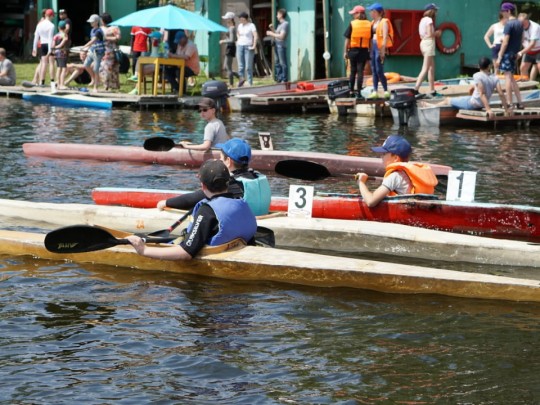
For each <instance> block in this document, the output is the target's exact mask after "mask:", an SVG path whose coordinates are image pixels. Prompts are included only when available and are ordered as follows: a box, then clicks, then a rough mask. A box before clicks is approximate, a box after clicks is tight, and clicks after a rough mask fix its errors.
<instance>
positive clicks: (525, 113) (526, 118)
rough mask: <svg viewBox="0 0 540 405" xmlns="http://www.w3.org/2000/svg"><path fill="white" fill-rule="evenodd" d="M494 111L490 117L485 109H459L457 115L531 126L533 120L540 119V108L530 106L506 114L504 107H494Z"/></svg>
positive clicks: (468, 118) (471, 118)
mask: <svg viewBox="0 0 540 405" xmlns="http://www.w3.org/2000/svg"><path fill="white" fill-rule="evenodd" d="M492 111H493V113H494V116H493V117H490V116H489V115H488V113H487V112H486V111H485V110H481V111H478V110H459V112H458V113H457V115H456V117H457V118H461V119H464V120H470V121H481V122H493V123H494V124H496V123H497V122H501V121H504V122H516V123H518V124H519V125H522V124H524V125H525V126H529V125H530V123H531V121H536V120H540V108H539V107H529V108H524V109H518V110H513V114H512V115H506V113H505V111H504V109H503V108H492Z"/></svg>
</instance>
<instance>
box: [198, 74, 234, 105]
mask: <svg viewBox="0 0 540 405" xmlns="http://www.w3.org/2000/svg"><path fill="white" fill-rule="evenodd" d="M201 95H202V96H203V97H209V98H211V99H213V100H214V101H215V102H216V109H217V111H223V110H224V109H226V108H227V97H229V89H228V88H227V83H225V82H222V81H219V80H209V81H207V82H204V83H203V85H202V89H201Z"/></svg>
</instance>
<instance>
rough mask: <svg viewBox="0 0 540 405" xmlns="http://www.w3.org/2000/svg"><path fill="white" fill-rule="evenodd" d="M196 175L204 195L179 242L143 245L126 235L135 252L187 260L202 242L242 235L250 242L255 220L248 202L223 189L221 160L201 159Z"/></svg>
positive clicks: (225, 172)
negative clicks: (201, 162) (153, 245)
mask: <svg viewBox="0 0 540 405" xmlns="http://www.w3.org/2000/svg"><path fill="white" fill-rule="evenodd" d="M199 179H200V181H201V188H202V191H203V192H204V195H205V199H203V200H202V201H200V202H198V203H197V205H196V206H195V208H194V209H193V222H192V223H191V224H190V225H189V226H188V228H187V234H186V236H185V238H184V240H183V241H181V242H180V243H179V244H176V243H172V244H171V245H170V246H165V247H162V246H160V247H152V246H147V245H146V244H145V243H144V241H143V240H142V239H141V238H140V237H138V236H136V235H130V236H128V237H127V239H129V241H130V243H131V244H132V245H133V247H134V248H135V250H136V251H137V253H138V254H140V255H142V256H146V257H151V258H154V259H161V260H191V259H192V258H193V257H195V256H196V255H197V253H199V251H200V250H201V249H202V248H203V247H204V246H205V245H210V246H217V245H222V244H225V243H228V242H231V241H233V240H234V239H238V238H240V239H243V240H244V241H246V242H251V241H252V240H253V238H254V236H255V232H256V231H257V220H256V219H255V215H253V212H252V211H251V209H250V208H249V206H248V204H247V203H246V202H245V201H244V200H242V199H239V198H234V197H233V196H232V195H231V194H230V193H229V192H228V190H227V187H228V185H229V180H230V174H229V169H227V166H225V163H223V162H222V161H221V160H217V159H211V160H207V161H206V162H204V163H203V165H202V166H201V168H200V170H199Z"/></svg>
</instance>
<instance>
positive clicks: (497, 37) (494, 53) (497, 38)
mask: <svg viewBox="0 0 540 405" xmlns="http://www.w3.org/2000/svg"><path fill="white" fill-rule="evenodd" d="M507 22H508V16H506V15H504V14H503V13H501V12H499V21H497V22H496V23H493V24H491V26H490V27H489V29H488V30H487V31H486V34H485V35H484V41H486V44H487V46H488V48H489V49H491V57H492V58H493V60H497V58H498V57H499V51H500V50H501V44H502V40H503V38H504V26H505V25H506V23H507ZM491 36H493V42H491V41H490V38H491Z"/></svg>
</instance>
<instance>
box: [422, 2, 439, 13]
mask: <svg viewBox="0 0 540 405" xmlns="http://www.w3.org/2000/svg"><path fill="white" fill-rule="evenodd" d="M438 9H439V7H437V5H436V4H435V3H429V4H426V6H425V7H424V10H426V11H427V10H438Z"/></svg>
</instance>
